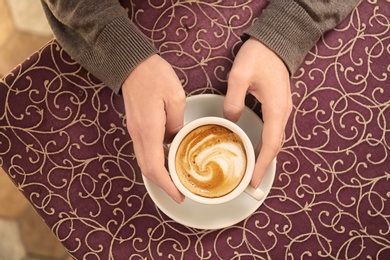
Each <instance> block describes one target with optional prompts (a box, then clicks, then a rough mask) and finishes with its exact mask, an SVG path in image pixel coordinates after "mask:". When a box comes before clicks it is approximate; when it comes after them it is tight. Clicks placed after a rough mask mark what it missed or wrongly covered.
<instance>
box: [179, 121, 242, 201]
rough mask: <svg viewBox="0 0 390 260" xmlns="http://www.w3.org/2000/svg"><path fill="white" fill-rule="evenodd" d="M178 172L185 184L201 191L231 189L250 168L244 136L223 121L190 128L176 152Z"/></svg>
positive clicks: (205, 194)
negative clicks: (191, 129)
mask: <svg viewBox="0 0 390 260" xmlns="http://www.w3.org/2000/svg"><path fill="white" fill-rule="evenodd" d="M175 164H176V172H177V173H178V177H179V179H180V181H181V182H182V184H183V185H184V186H185V187H186V188H187V189H188V190H190V191H191V192H192V193H195V194H197V195H200V196H203V197H208V198H216V197H221V196H224V195H226V194H228V193H229V192H231V191H232V190H233V189H234V188H235V187H237V185H238V184H239V183H240V182H241V179H242V178H243V176H244V174H245V170H246V153H245V148H244V145H243V143H242V140H241V138H240V137H239V136H238V135H237V134H235V133H233V132H232V131H230V130H229V129H227V128H225V127H222V126H219V125H205V126H201V127H198V128H196V129H195V130H193V131H192V132H190V133H189V134H188V135H187V136H186V137H185V138H184V139H183V140H182V142H181V144H180V145H179V148H178V150H177V153H176V163H175Z"/></svg>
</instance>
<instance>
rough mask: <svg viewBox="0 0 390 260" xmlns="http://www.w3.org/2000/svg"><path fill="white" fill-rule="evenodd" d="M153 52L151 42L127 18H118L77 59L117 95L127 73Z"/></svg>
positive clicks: (155, 51)
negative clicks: (89, 48) (90, 47)
mask: <svg viewBox="0 0 390 260" xmlns="http://www.w3.org/2000/svg"><path fill="white" fill-rule="evenodd" d="M155 53H157V50H156V49H155V48H154V46H153V45H152V44H151V43H150V41H149V40H148V39H147V38H146V37H145V36H144V35H143V34H142V33H141V32H140V31H139V30H138V29H137V28H136V27H135V26H133V25H132V24H131V23H129V21H128V19H127V20H125V19H123V18H121V17H120V18H118V19H116V20H114V21H113V22H111V23H110V24H108V25H107V27H106V28H105V29H104V31H103V32H102V33H101V34H100V35H99V38H98V39H97V41H96V44H95V45H94V46H93V48H92V49H91V50H90V51H89V52H87V53H85V54H84V55H82V56H81V57H80V63H81V64H82V65H83V66H84V67H85V68H86V69H88V70H89V71H90V72H91V73H92V74H94V75H97V76H98V78H99V79H100V80H102V81H103V82H104V83H105V84H107V85H108V86H109V87H110V88H112V89H113V90H114V91H115V92H116V93H118V92H119V91H120V88H121V87H122V84H123V82H124V81H125V79H126V78H127V77H128V76H129V74H130V72H131V71H132V70H133V69H134V68H135V67H136V66H137V65H138V64H139V63H141V62H142V61H144V60H145V59H146V58H148V57H149V56H151V55H153V54H155Z"/></svg>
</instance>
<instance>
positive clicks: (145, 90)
mask: <svg viewBox="0 0 390 260" xmlns="http://www.w3.org/2000/svg"><path fill="white" fill-rule="evenodd" d="M122 94H123V100H124V104H125V110H126V121H127V129H128V131H129V134H130V136H131V138H132V140H133V146H134V152H135V154H136V157H137V162H138V165H139V167H140V168H141V171H142V173H143V174H144V175H145V176H146V177H147V178H148V179H150V180H151V181H152V182H154V183H155V184H157V185H158V186H159V187H161V188H162V189H163V190H164V191H165V192H166V193H167V194H168V195H169V196H170V197H172V198H173V199H174V200H175V201H176V202H178V203H181V202H182V201H183V200H184V196H183V195H182V194H181V193H180V192H179V190H178V189H177V188H176V186H175V185H174V184H173V182H172V180H171V178H170V177H169V173H168V171H167V169H166V168H165V157H164V149H163V142H164V139H165V140H166V141H169V142H170V141H171V139H172V138H173V136H174V135H175V134H176V133H177V132H178V131H179V130H180V128H181V127H182V126H183V122H184V106H185V93H184V90H183V87H182V86H181V84H180V81H179V79H178V78H177V75H176V74H175V72H174V70H173V69H172V67H171V65H170V64H169V63H168V62H167V61H165V60H164V59H163V58H161V57H160V56H158V55H157V54H155V55H153V56H151V57H149V58H148V59H146V60H145V61H144V62H142V63H141V64H139V65H138V66H137V67H136V68H135V69H134V70H133V71H132V72H131V73H130V75H129V77H128V78H127V79H126V80H125V82H124V83H123V86H122Z"/></svg>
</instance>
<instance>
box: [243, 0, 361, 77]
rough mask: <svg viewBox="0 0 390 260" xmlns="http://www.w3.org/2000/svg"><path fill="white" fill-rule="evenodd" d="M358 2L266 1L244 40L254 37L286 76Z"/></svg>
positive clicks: (332, 0) (291, 72)
mask: <svg viewBox="0 0 390 260" xmlns="http://www.w3.org/2000/svg"><path fill="white" fill-rule="evenodd" d="M359 2H360V0H342V1H340V0H294V1H293V0H269V4H268V6H267V7H266V8H265V9H264V11H263V12H262V14H261V15H260V16H259V18H258V19H257V20H256V22H255V23H254V24H253V25H252V26H251V27H250V28H249V29H248V30H246V31H245V35H244V38H248V36H251V37H254V38H256V39H257V40H259V41H260V42H262V43H263V44H264V45H266V46H267V47H268V48H270V49H271V50H273V51H274V52H275V53H276V54H277V55H278V56H279V57H280V58H281V59H282V60H283V61H284V63H285V64H286V66H287V68H288V70H289V72H290V74H294V72H295V70H296V69H297V68H298V67H299V65H300V64H301V63H302V61H303V59H304V57H305V56H306V55H307V53H308V52H309V51H310V49H311V48H312V47H313V46H314V45H315V44H316V43H317V41H318V40H319V39H320V37H321V36H322V35H323V34H324V33H325V32H326V31H328V30H330V29H332V28H334V27H335V26H336V25H337V24H339V23H340V22H341V21H342V20H343V19H344V18H345V17H346V16H347V15H348V14H349V13H351V11H352V10H353V8H354V7H355V6H356V5H357V4H358V3H359Z"/></svg>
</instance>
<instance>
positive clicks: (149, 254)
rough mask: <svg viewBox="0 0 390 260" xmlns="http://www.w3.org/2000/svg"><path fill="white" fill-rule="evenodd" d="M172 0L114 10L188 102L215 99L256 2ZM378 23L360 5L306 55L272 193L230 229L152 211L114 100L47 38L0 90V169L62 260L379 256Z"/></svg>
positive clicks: (381, 19) (381, 20) (388, 246)
mask: <svg viewBox="0 0 390 260" xmlns="http://www.w3.org/2000/svg"><path fill="white" fill-rule="evenodd" d="M173 2H174V4H172V5H171V3H168V2H165V1H161V2H158V3H157V2H153V1H141V0H139V1H122V4H123V5H124V6H125V7H126V8H128V12H129V17H130V18H131V19H132V20H133V21H134V22H135V23H136V24H137V25H138V26H139V27H140V29H141V30H142V31H143V32H144V33H145V34H146V35H147V36H148V37H149V38H150V39H151V40H152V42H153V43H154V44H155V45H156V47H157V48H158V49H159V50H160V51H161V55H162V56H163V57H164V58H165V59H167V60H168V61H169V62H170V63H171V64H172V65H173V67H174V69H175V71H176V72H177V74H178V76H179V78H180V79H181V82H182V84H183V86H184V89H185V91H186V93H187V95H188V96H191V95H200V94H204V93H214V94H219V95H223V94H224V93H225V92H226V75H227V73H228V71H229V68H230V66H231V64H232V60H233V57H234V54H235V53H236V51H237V50H238V48H239V46H240V40H239V36H240V34H241V33H242V31H243V30H244V29H245V28H247V27H248V26H249V25H250V23H251V22H252V21H253V19H254V18H255V17H256V16H257V15H258V14H259V13H260V11H261V10H262V9H263V8H264V7H265V5H266V2H265V1H250V0H241V1H224V6H222V4H221V3H219V2H217V1H207V3H206V2H203V3H195V2H191V1H188V2H185V1H173ZM152 5H155V8H154V11H153V12H144V11H143V10H148V9H150V8H151V6H152ZM173 14H174V15H173ZM389 17H390V8H389V2H388V1H384V0H379V1H363V2H362V3H361V4H360V5H359V6H358V7H357V8H356V9H355V10H354V11H353V13H352V14H351V15H350V16H348V17H347V19H345V20H344V21H343V22H342V23H341V24H340V25H339V26H338V27H337V28H335V29H334V30H332V31H330V32H328V33H327V34H326V35H325V36H324V37H323V38H322V39H321V40H320V41H319V42H318V44H317V45H316V46H315V47H314V48H313V49H312V50H311V52H310V53H309V54H308V55H307V57H306V58H305V61H304V62H303V64H302V65H301V67H300V68H299V69H298V71H297V72H296V73H295V75H294V77H293V78H292V94H293V104H294V109H293V112H292V114H291V117H290V119H289V122H288V125H287V128H286V133H285V141H284V145H283V148H282V150H281V152H280V153H279V155H278V157H277V167H276V178H275V180H274V185H273V187H272V189H271V192H270V194H269V196H268V197H267V199H266V200H265V202H264V204H263V205H261V206H260V207H259V208H258V209H257V210H256V211H255V212H254V213H253V214H252V215H251V216H249V217H248V218H247V219H245V220H244V221H242V222H240V223H237V224H236V225H233V226H229V227H226V228H223V229H218V230H198V229H194V228H190V227H186V226H183V225H181V224H179V223H176V222H175V221H173V220H171V219H170V218H168V217H167V216H166V215H165V214H164V213H162V212H161V211H160V210H159V209H158V208H157V207H156V206H155V204H154V203H153V201H152V200H151V198H150V197H149V195H148V193H147V192H146V189H145V186H144V185H143V182H142V176H141V173H140V170H139V168H138V166H137V163H136V158H135V155H134V152H133V147H132V141H131V139H130V138H129V135H128V133H127V131H126V127H125V117H124V107H123V102H122V98H121V97H120V96H117V95H116V94H114V93H113V92H112V91H111V90H110V89H109V88H107V87H106V86H105V85H104V84H103V83H101V82H100V81H99V80H98V79H96V78H95V77H94V76H93V75H91V74H89V73H88V72H87V71H86V70H85V69H83V68H82V67H80V65H79V64H77V63H76V62H74V61H73V60H72V59H71V58H70V57H69V56H68V55H67V53H66V52H65V51H64V50H63V49H62V48H61V47H60V45H59V44H58V43H57V42H56V41H55V40H53V41H50V42H49V43H48V44H47V45H45V46H43V47H42V48H41V49H40V50H38V51H37V52H36V53H34V54H33V55H32V56H31V57H30V58H28V59H27V60H26V61H24V62H22V63H21V64H20V65H19V66H18V67H16V68H15V69H14V70H13V71H12V72H11V73H10V74H9V75H7V76H6V77H5V78H4V79H3V80H2V81H0V165H1V167H2V168H3V169H4V170H5V172H6V173H7V174H8V175H9V177H10V178H11V179H12V181H13V182H14V183H15V185H16V186H17V187H18V189H19V190H20V191H21V192H22V193H23V194H24V195H25V197H26V199H27V200H28V201H29V202H30V203H31V205H32V206H33V207H34V208H35V209H36V211H37V212H38V213H39V214H40V215H41V216H42V218H43V219H44V221H45V223H46V224H47V225H48V226H49V227H50V228H51V230H52V231H53V233H54V234H55V236H56V237H57V238H58V239H59V240H60V241H61V242H62V243H63V245H64V246H65V247H66V249H67V250H68V251H69V253H70V254H71V255H72V256H73V257H74V258H75V259H390V258H389V257H390V225H389V223H390V204H389V199H390V181H389V180H390V160H389V153H390V86H389V85H390V84H389V83H390V72H389V71H390V65H389V61H390V34H389V31H390V22H389ZM167 25H169V26H167ZM205 28H207V30H206V29H205ZM247 105H248V106H249V107H250V108H251V109H253V110H254V111H256V112H257V113H259V115H260V106H259V104H258V103H257V102H256V101H255V100H253V98H251V97H249V96H248V100H247Z"/></svg>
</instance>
